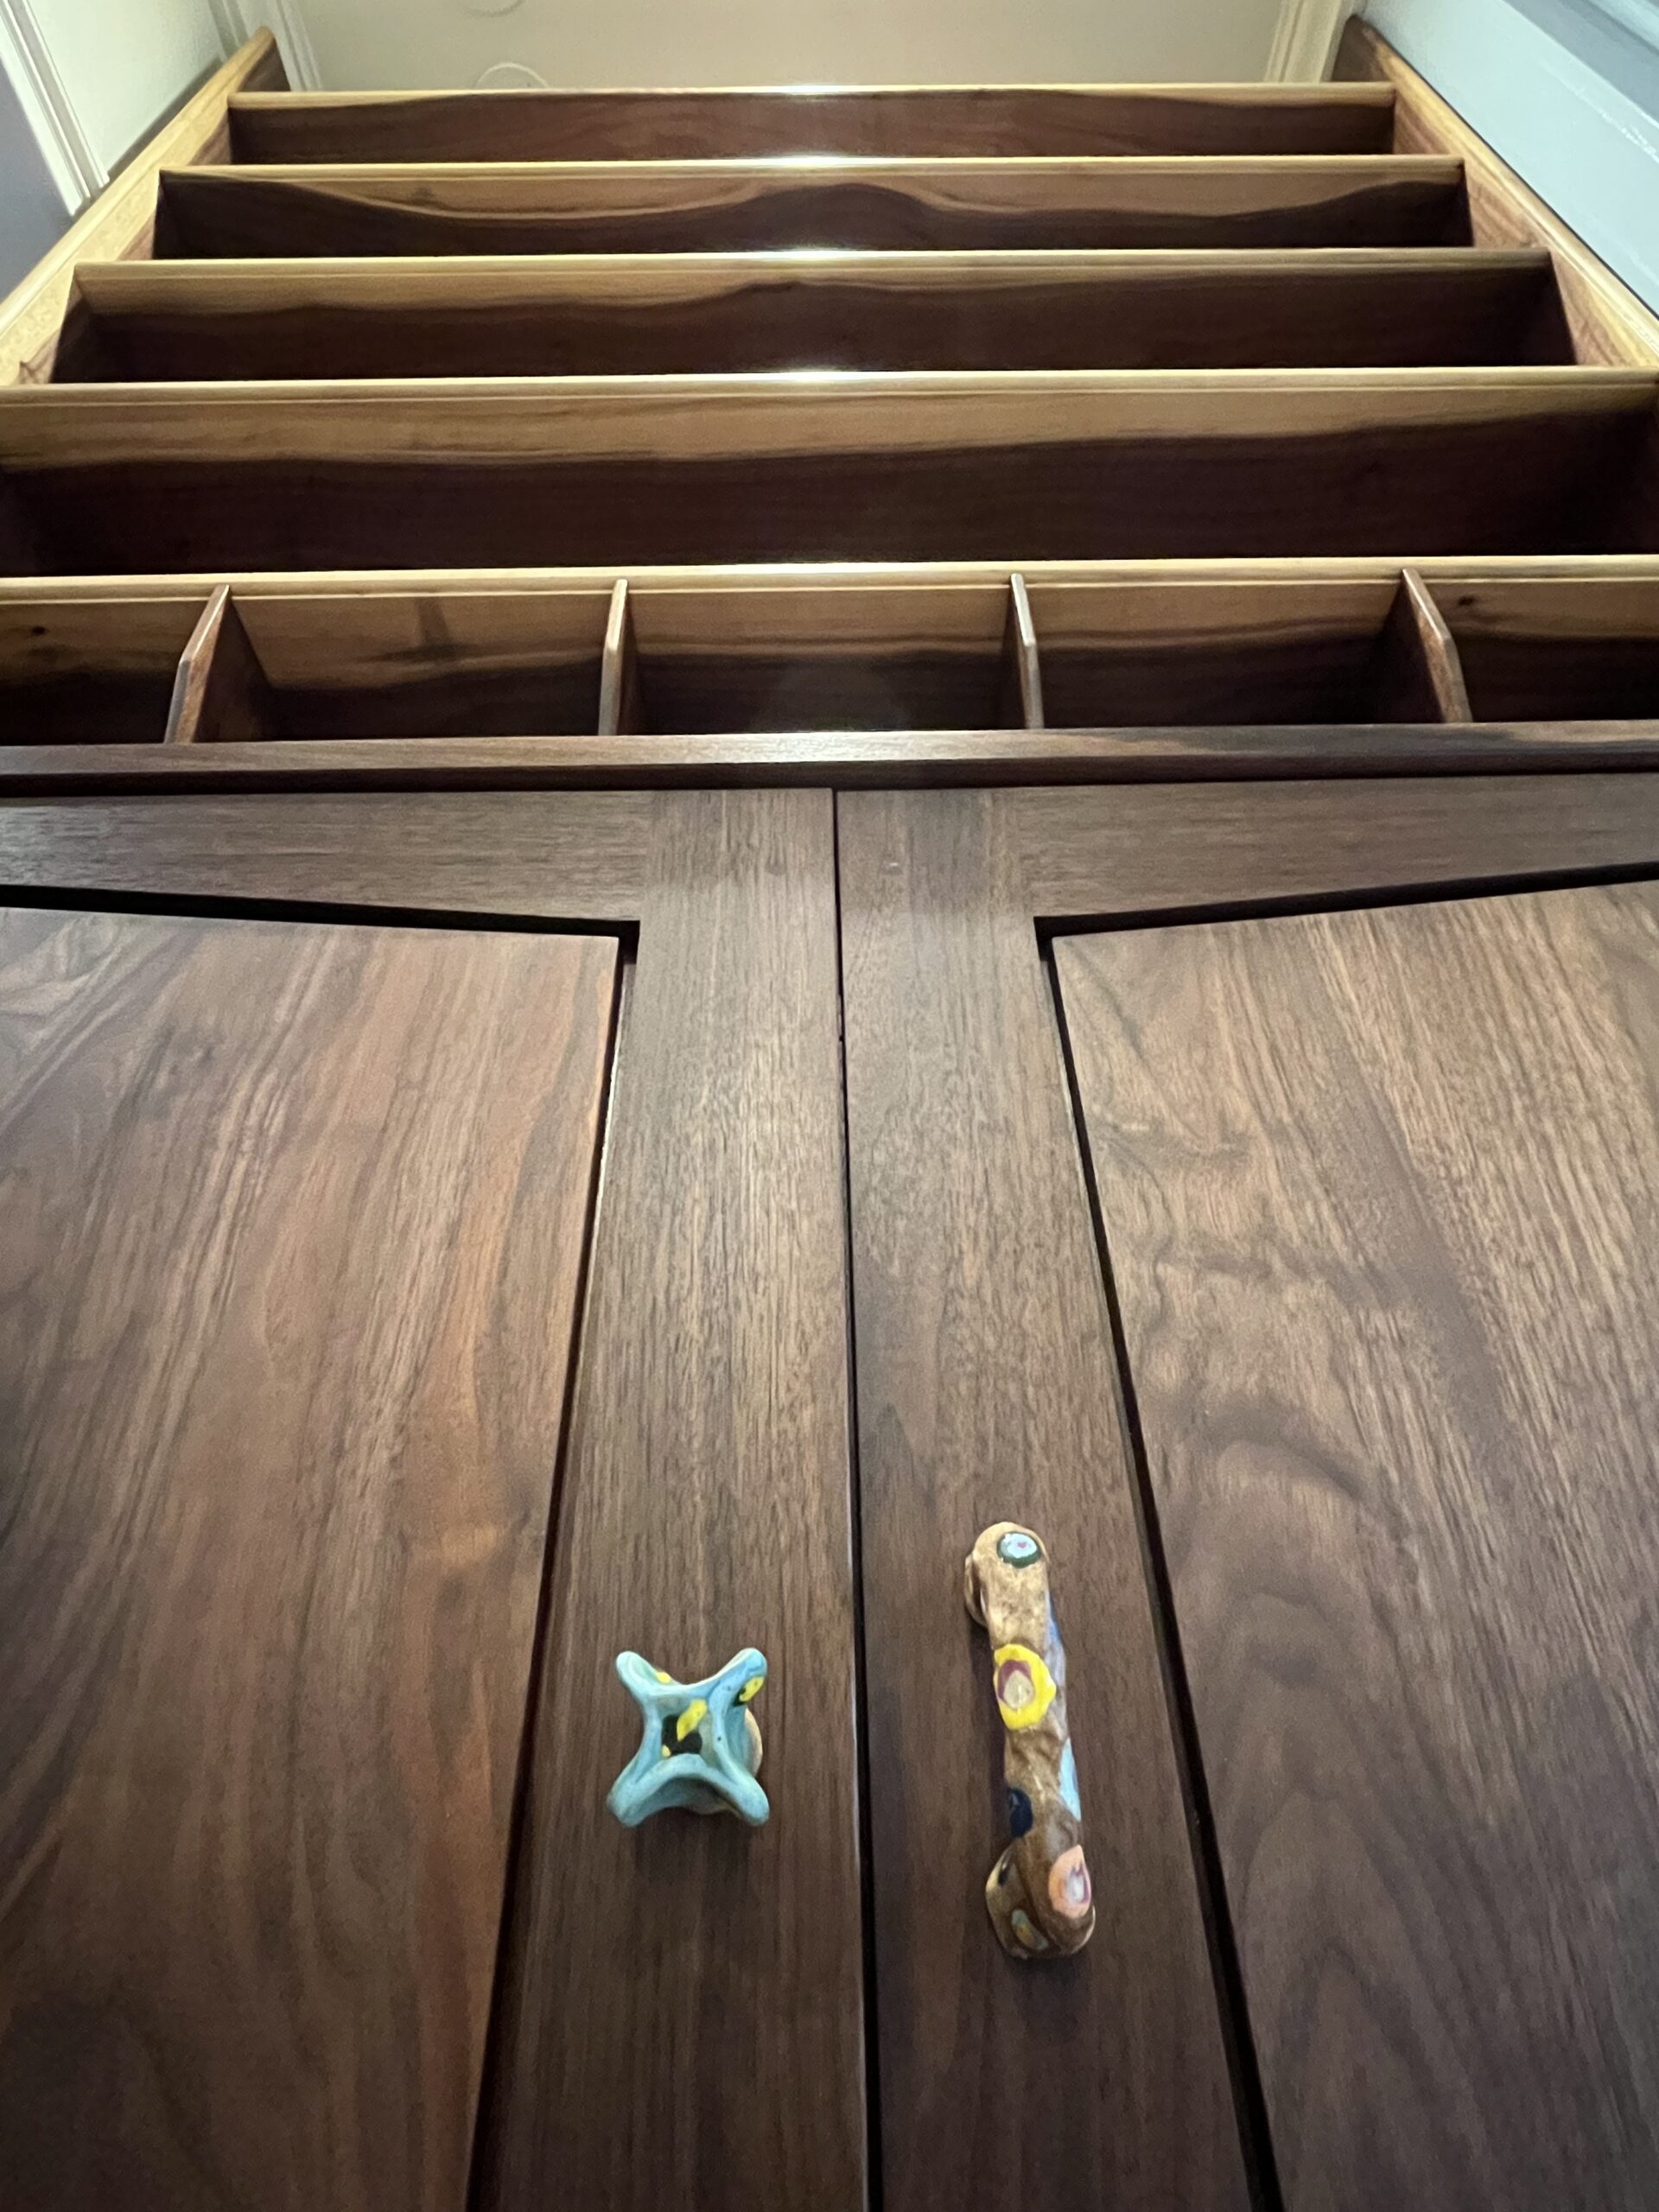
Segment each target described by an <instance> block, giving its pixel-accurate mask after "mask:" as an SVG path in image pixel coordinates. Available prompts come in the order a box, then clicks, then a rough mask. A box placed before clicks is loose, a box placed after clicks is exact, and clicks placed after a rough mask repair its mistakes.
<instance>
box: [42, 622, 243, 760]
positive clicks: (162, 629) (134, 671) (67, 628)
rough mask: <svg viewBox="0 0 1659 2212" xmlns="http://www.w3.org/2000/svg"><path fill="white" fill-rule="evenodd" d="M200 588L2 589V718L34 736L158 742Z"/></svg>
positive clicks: (77, 740) (70, 742) (73, 740)
mask: <svg viewBox="0 0 1659 2212" xmlns="http://www.w3.org/2000/svg"><path fill="white" fill-rule="evenodd" d="M201 611H202V594H200V593H199V592H194V591H192V592H186V593H183V594H180V595H179V596H178V597H177V598H168V599H160V598H158V599H134V600H125V601H122V600H111V599H105V598H101V597H100V598H97V599H88V600H79V599H73V598H71V599H66V598H63V597H62V596H60V594H57V593H54V592H50V591H47V592H41V593H38V594H36V595H35V596H34V597H32V598H29V599H27V600H4V599H0V721H3V726H4V728H5V730H6V733H7V734H8V736H9V737H11V738H14V739H15V738H16V737H18V736H21V735H22V734H24V733H25V732H26V733H28V734H29V738H30V741H32V742H33V743H35V744H58V743H63V744H68V745H77V744H104V745H112V744H144V743H149V744H154V743H156V742H157V741H159V740H160V739H161V737H162V734H163V733H164V731H165V729H166V728H167V717H168V701H169V698H170V696H171V694H172V690H173V683H174V678H175V674H176V672H177V670H178V665H179V658H180V656H181V653H182V652H184V650H185V647H186V646H187V645H188V643H189V640H190V638H191V635H192V633H193V632H194V629H195V626H196V622H197V619H198V617H199V616H200V613H201Z"/></svg>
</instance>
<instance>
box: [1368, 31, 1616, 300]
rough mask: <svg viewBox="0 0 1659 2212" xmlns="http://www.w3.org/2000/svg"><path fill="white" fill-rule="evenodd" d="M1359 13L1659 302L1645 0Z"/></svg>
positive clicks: (1575, 226)
mask: <svg viewBox="0 0 1659 2212" xmlns="http://www.w3.org/2000/svg"><path fill="white" fill-rule="evenodd" d="M1363 12H1364V14H1365V16H1367V18H1368V19H1369V20H1370V22H1373V23H1375V24H1376V28H1377V29H1378V30H1380V31H1381V32H1382V34H1383V36H1384V37H1385V38H1386V39H1388V40H1389V41H1390V42H1391V43H1392V44H1393V45H1395V46H1396V47H1398V48H1399V49H1400V51H1401V53H1402V54H1404V55H1405V57H1406V59H1407V60H1408V61H1409V62H1410V63H1411V64H1412V66H1413V67H1414V68H1416V69H1417V70H1419V71H1421V73H1422V74H1423V75H1424V76H1425V77H1427V79H1428V80H1429V82H1430V83H1431V84H1432V85H1433V86H1434V87H1435V89H1436V90H1437V91H1438V92H1440V93H1441V94H1442V95H1443V96H1444V97H1445V98H1446V99H1448V100H1449V101H1450V102H1451V103H1452V106H1453V107H1454V108H1456V109H1457V111H1458V112H1459V114H1460V115H1461V116H1463V117H1464V118H1465V120H1466V121H1468V122H1469V123H1470V124H1472V125H1473V126H1474V128H1475V129H1476V130H1478V131H1479V133H1480V134H1481V136H1482V137H1483V138H1485V139H1486V140H1487V141H1488V142H1489V143H1491V145H1493V146H1495V147H1496V148H1497V150H1498V152H1499V153H1500V154H1502V155H1503V158H1504V160H1505V161H1507V162H1509V163H1510V166H1511V167H1512V168H1516V169H1517V170H1518V171H1519V172H1520V174H1521V175H1522V176H1523V177H1525V178H1526V180H1527V181H1528V183H1529V184H1530V185H1531V186H1532V188H1533V189H1534V190H1535V192H1537V193H1538V194H1540V195H1541V197H1542V198H1543V199H1545V200H1548V202H1549V204H1550V205H1551V207H1554V208H1555V209H1556V210H1557V212H1558V213H1560V215H1561V216H1562V217H1564V219H1566V220H1567V222H1568V223H1570V224H1571V225H1572V226H1573V229H1574V230H1575V231H1577V232H1579V234H1580V237H1581V238H1584V239H1586V242H1587V243H1588V244H1589V245H1591V246H1592V248H1593V249H1594V250H1595V251H1596V252H1598V253H1599V254H1600V255H1601V257H1602V258H1603V259H1604V260H1605V261H1606V262H1608V263H1610V264H1611V266H1612V267H1613V268H1614V269H1616V270H1618V273H1619V275H1620V276H1621V277H1624V280H1625V282H1626V283H1629V284H1630V286H1632V288H1633V289H1635V290H1637V292H1639V293H1640V294H1641V295H1642V296H1643V299H1645V300H1646V301H1647V302H1649V305H1651V306H1653V307H1659V120H1656V118H1659V6H1656V5H1654V4H1653V0H1602V4H1598V0H1367V4H1366V6H1365V9H1364V11H1363ZM1649 23H1651V25H1652V29H1651V31H1650V32H1644V28H1643V27H1644V26H1645V25H1647V24H1649Z"/></svg>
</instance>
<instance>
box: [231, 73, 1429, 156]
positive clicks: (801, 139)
mask: <svg viewBox="0 0 1659 2212" xmlns="http://www.w3.org/2000/svg"><path fill="white" fill-rule="evenodd" d="M1393 112H1394V94H1393V92H1392V90H1391V88H1389V86H1379V85H1259V86H1258V85H1098V86H1075V85H1074V86H1050V85H993V86H923V87H919V88H902V89H900V88H894V87H880V88H875V87H872V88H868V89H859V88H857V87H847V88H844V89H839V90H836V91H826V92H820V91H818V90H817V89H815V88H805V87H804V88H802V89H801V90H799V91H781V92H779V91H766V92H751V91H747V90H733V91H696V92H369V93H354V94H340V93H316V94H303V93H298V94H296V93H286V94H278V95H277V96H276V97H274V98H269V97H266V96H264V95H262V94H259V93H253V94H251V95H248V96H245V97H242V98H238V99H233V100H232V102H231V109H230V124H231V143H232V148H233V149H234V152H235V156H236V158H237V160H238V161H244V162H329V161H364V160H368V161H376V160H378V161H394V162H396V161H402V162H467V161H499V162H512V161H521V162H522V161H619V160H620V161H653V160H662V159H665V158H669V159H677V160H686V159H691V158H698V157H707V156H748V157H753V156H772V155H782V156H795V155H798V154H909V155H924V154H931V155H944V156H950V155H972V154H1006V153H1025V154H1375V153H1381V152H1383V151H1384V150H1385V149H1387V147H1388V145H1389V140H1390V137H1391V134H1392V124H1393Z"/></svg>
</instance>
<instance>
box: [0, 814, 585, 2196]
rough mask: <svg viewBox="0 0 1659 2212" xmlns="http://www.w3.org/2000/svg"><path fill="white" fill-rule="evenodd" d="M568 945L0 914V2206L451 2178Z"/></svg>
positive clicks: (554, 1359)
mask: <svg viewBox="0 0 1659 2212" xmlns="http://www.w3.org/2000/svg"><path fill="white" fill-rule="evenodd" d="M10 826H11V825H10V823H9V824H8V828H9V829H10ZM8 873H9V875H10V880H11V881H12V882H13V883H16V880H17V878H16V872H15V871H10V870H9V871H8ZM614 969H615V947H614V944H613V943H612V942H610V941H607V940H606V939H604V938H597V937H594V938H558V937H550V936H545V935H542V936H531V935H489V936H477V935H467V934H464V933H461V932H459V931H436V932H432V931H428V932H418V933H417V932H415V931H408V930H393V929H388V928H365V927H345V926H340V925H325V924H320V923H315V922H273V923H265V922H250V921H227V920H213V919H200V918H198V919H183V918H168V917H162V916H149V917H137V916H124V915H120V914H107V913H100V912H96V911H92V912H80V913H60V912H51V911H49V910H48V911H33V912H30V911H16V910H11V911H8V912H5V913H4V915H3V921H0V1058H3V1063H4V1065H5V1067H6V1071H7V1078H8V1079H7V1082H6V1086H5V1088H6V1093H7V1105H6V1110H5V1116H4V1142H5V1157H6V1169H7V1173H6V1178H5V1184H4V1197H3V1214H4V1233H3V1239H0V1243H3V1249H4V1252H5V1255H6V1257H5V1272H6V1282H7V1295H6V1298H5V1300H4V1301H3V1319H0V1390H3V1397H4V1401H5V1403H6V1406H7V1409H8V1420H7V1429H8V1444H7V1447H6V1456H7V1461H8V1466H7V1478H6V1490H7V1495H8V1501H9V1510H8V1515H7V1522H6V1528H5V1535H4V1541H3V1544H0V1669H3V1673H4V1676H5V1680H6V1682H7V1684H8V1689H7V1694H6V1698H5V1700H4V1712H3V1717H0V1840H3V1850H0V1955H3V1957H4V1959H5V1961H6V1970H5V1974H4V1975H3V1978H0V2139H3V2141H4V2144H5V2164H6V2172H7V2177H8V2179H7V2184H6V2188H7V2193H8V2194H9V2195H10V2196H13V2197H14V2198H15V2201H16V2202H18V2203H19V2204H28V2205H29V2206H30V2207H37V2208H39V2209H40V2212H67V2208H71V2207H74V2208H79V2207H86V2208H87V2212H92V2208H94V2207H96V2208H99V2212H102V2209H103V2208H107V2207H108V2206H110V2205H111V2204H112V2203H120V2204H123V2205H131V2206H134V2207H139V2206H143V2207H150V2206H155V2207H158V2208H159V2207H161V2206H162V2205H166V2206H168V2207H181V2208H195V2207H200V2208H203V2212H206V2208H207V2207H209V2206H214V2205H219V2204H224V2203H232V2202H233V2203H235V2204H238V2205H239V2206H246V2207H249V2208H259V2207H272V2208H275V2207H279V2206H280V2207H290V2206H298V2205H305V2206H308V2207H318V2208H321V2207H338V2208H340V2212H348V2208H349V2212H364V2208H367V2207H372V2206H385V2207H386V2208H388V2212H391V2208H394V2207H395V2208H397V2212H410V2208H413V2207H423V2208H431V2212H455V2208H458V2207H459V2206H460V2205H461V2203H462V2202H463V2200H464V2195H465V2190H466V2182H467V2166H468V2160H469V2157H470V2151H471V2139H472V2130H473V2123H474V2110H475V2104H476V2099H477V2094H478V2088H479V2081H480V2071H481V2067H482V2061H483V2051H484V2039H485V2030H486V2021H487V2018H488V2014H489V2007H490V1998H491V1987H492V1982H493V1973H494V1967H495V1955H496V1940H497V1933H498V1928H499V1918H500V1913H501V1907H502V1901H503V1888H504V1877H505V1859H506V1852H507V1843H508V1830H509V1821H510V1815H511V1811H512V1796H513V1786H514V1777H515V1773H516V1770H517V1766H518V1753H519V1744H520V1738H521V1733H522V1729H523V1723H524V1699H525V1695H526V1693H527V1690H528V1686H529V1675H530V1667H531V1643H532V1633H533V1630H534V1625H535V1621H536V1616H537V1602H538V1595H539V1592H540V1588H541V1583H542V1575H543V1551H544V1545H545V1541H546V1537H547V1532H548V1527H549V1516H550V1507H551V1503H552V1491H551V1470H552V1465H553V1462H554V1459H555V1457H556V1452H557V1446H558V1436H559V1428H560V1422H561V1417H562V1408H563V1390H564V1372H565V1366H566V1362H567V1359H568V1357H569V1351H570V1345H571V1337H572V1331H573V1327H574V1324H575V1295H576V1288H577V1282H578V1276H579V1270H580V1266H581V1261H582V1247H583V1242H584V1236H585V1230H586V1221H587V1212H588V1196H589V1191H590V1187H591V1182H592V1177H593V1173H594V1159H595V1147H596V1143H597V1138H598V1118H599V1109H600V1100H601V1090H602V1084H603V1077H604V1072H605V1061H606V1044H607V1033H608V1028H609V1009H610V1002H611V995H612V991H613V977H614ZM416 1070H418V1071H419V1081H418V1083H416V1084H411V1082H410V1074H411V1071H416Z"/></svg>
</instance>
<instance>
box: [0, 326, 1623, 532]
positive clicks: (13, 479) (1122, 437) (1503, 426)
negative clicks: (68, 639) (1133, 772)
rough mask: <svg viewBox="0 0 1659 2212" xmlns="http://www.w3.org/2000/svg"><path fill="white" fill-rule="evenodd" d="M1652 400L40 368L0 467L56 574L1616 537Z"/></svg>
mask: <svg viewBox="0 0 1659 2212" xmlns="http://www.w3.org/2000/svg"><path fill="white" fill-rule="evenodd" d="M1654 395H1655V380H1654V378H1653V377H1652V376H1651V375H1650V374H1648V373H1636V372H1618V371H1611V370H1603V371H1597V370H1583V369H1551V368H1535V369H1510V370H1487V369H1465V370H1446V371H1428V370H1375V371H1368V372H1353V371H1343V370H1325V371H1317V370H1301V371H1293V370H1277V371H1274V370H1215V371H1202V370H1194V371H1188V372H1181V373H1174V372H1171V373H1167V374H1161V373H1159V372H1135V371H1120V372H1109V371H1102V372H1073V373H1071V374H1069V375H1068V374H1065V373H1063V372H1040V373H1039V372H1025V373H1021V372H1008V373H1007V374H997V375H964V376H958V377H954V378H953V377H951V376H950V375H949V374H945V373H941V374H932V375H922V374H912V375H903V374H899V375H892V376H880V377H877V376H869V377H864V376H858V375H850V376H839V377H837V376H830V377H828V378H823V379H822V380H819V379H816V378H810V377H803V378H791V377H782V378H767V377H765V376H756V377H749V378H745V377H736V376H726V377H693V378H674V377H664V378H564V379H558V380H543V381H539V382H537V381H534V380H531V381H523V382H513V381H510V380H501V381H498V382H494V383H489V382H483V383H471V384H469V383H467V382H464V381H456V382H453V383H451V382H445V381H442V380H440V381H437V382H435V383H430V384H427V385H422V384H420V383H418V382H411V383H404V384H378V383H375V382H372V381H367V380H365V381H359V382H354V383H346V384H338V385H330V384H327V383H319V384H315V385H236V386H223V387H218V388H214V389H213V390H205V389H203V390H199V389H194V388H192V387H189V386H184V385H138V386H134V387H131V388H130V389H128V390H126V391H120V392H117V391H106V390H103V389H100V388H98V387H95V386H90V385H87V386H79V387H78V386H74V385H62V386H56V387H54V388H52V389H50V390H48V391H19V392H5V391H0V469H3V471H4V473H5V476H6V478H7V479H8V480H10V484H11V485H12V486H13V488H14V490H15V491H16V494H17V495H18V497H19V499H21V500H22V502H23V503H24V505H26V506H27V508H28V509H29V516H30V518H31V520H32V521H33V522H34V524H35V527H36V528H37V530H38V531H39V532H40V534H41V538H42V540H43V541H44V543H45V546H46V549H47V552H48V557H50V558H51V559H52V561H53V564H54V568H55V569H60V570H63V571H69V572H74V571H79V572H82V573H86V572H88V571H97V572H99V573H105V574H118V573H120V572H122V571H123V570H126V569H133V568H135V567H137V566H138V565H139V564H140V563H142V565H143V567H144V568H145V569H189V570H197V569H219V570H221V571H222V570H224V569H238V568H277V569H280V568H289V567H303V568H308V569H340V568H349V567H362V566H365V565H370V566H372V565H382V566H385V565H392V566H400V565H403V566H416V565H419V566H434V565H440V564H446V563H456V564H461V565H465V564H467V563H469V562H476V563H493V564H496V565H499V564H501V563H512V562H522V563H557V562H559V561H561V560H584V561H588V562H594V561H607V562H613V563H616V564H617V565H619V566H626V565H628V564H631V563H633V562H635V561H676V560H686V561H692V560H698V559H702V560H721V559H727V560H786V559H789V558H791V557H799V558H810V559H816V560H823V559H825V558H846V559H867V558H868V559H880V558H886V559H906V558H927V557H930V556H938V555H940V554H943V553H950V554H953V555H956V556H982V557H985V558H988V559H999V558H1000V559H1004V560H1008V559H1012V561H1013V562H1014V564H1015V565H1019V566H1020V567H1022V568H1023V567H1024V566H1025V564H1026V562H1027V559H1028V558H1029V559H1042V558H1065V557H1068V556H1071V557H1078V556H1085V557H1087V556H1093V557H1099V556H1108V555H1111V554H1124V555H1134V556H1247V555H1249V554H1287V553H1299V554H1305V555H1318V554H1341V553H1352V552H1357V551H1361V550H1364V551H1368V552H1371V553H1376V552H1378V551H1379V550H1385V549H1386V550H1392V551H1394V552H1395V553H1398V554H1403V555H1405V556H1419V555H1422V554H1427V553H1433V552H1504V551H1527V550H1548V549H1551V548H1559V549H1560V550H1580V549H1583V548H1588V547H1590V546H1597V547H1599V548H1601V549H1603V550H1614V549H1627V550H1643V549H1645V548H1646V547H1647V546H1648V545H1649V543H1651V542H1652V541H1653V539H1654V538H1655V537H1656V533H1659V499H1654V498H1652V497H1648V498H1647V499H1646V500H1645V504H1644V505H1641V506H1640V507H1636V506H1632V505H1630V502H1629V495H1630V487H1631V484H1632V481H1633V480H1636V479H1637V478H1638V477H1640V478H1641V480H1642V481H1643V482H1644V483H1646V482H1647V479H1646V477H1645V476H1643V475H1642V472H1643V471H1644V470H1645V469H1646V468H1647V467H1648V465H1649V435H1650V429H1651V424H1652V419H1653V404H1654ZM1649 488H1650V487H1649ZM135 512H142V513H143V516H144V522H145V527H144V530H143V532H142V533H135V532H134V531H132V530H131V529H130V528H129V526H128V522H127V518H128V517H130V515H131V514H133V513H135Z"/></svg>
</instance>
